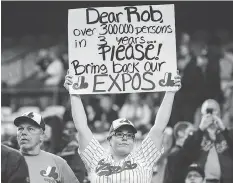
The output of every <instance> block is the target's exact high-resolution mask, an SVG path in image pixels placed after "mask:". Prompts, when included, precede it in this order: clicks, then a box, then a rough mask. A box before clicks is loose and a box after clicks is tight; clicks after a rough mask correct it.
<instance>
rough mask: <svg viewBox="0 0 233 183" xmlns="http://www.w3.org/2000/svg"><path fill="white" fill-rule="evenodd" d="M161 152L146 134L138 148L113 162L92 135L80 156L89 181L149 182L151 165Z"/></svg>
mask: <svg viewBox="0 0 233 183" xmlns="http://www.w3.org/2000/svg"><path fill="white" fill-rule="evenodd" d="M162 153H163V148H162V149H161V150H158V149H157V148H156V147H155V144H154V142H153V141H152V140H151V138H150V137H149V136H147V137H146V138H145V139H144V140H143V141H142V144H141V146H139V148H138V149H137V150H136V151H134V152H132V153H130V154H129V155H128V156H127V157H126V158H125V159H123V160H121V161H118V162H115V161H114V160H113V158H112V156H111V154H110V153H109V152H107V151H106V150H105V149H104V148H103V147H102V146H101V145H100V143H99V142H98V141H97V140H96V139H95V138H94V137H93V138H92V140H91V142H90V143H89V144H88V146H87V148H86V149H85V150H84V151H83V152H82V153H80V156H81V158H82V160H83V162H84V164H85V166H86V168H87V171H88V174H89V175H90V179H91V183H151V179H152V173H153V170H152V168H153V166H154V164H155V163H156V162H157V161H158V159H159V158H160V156H161V154H162Z"/></svg>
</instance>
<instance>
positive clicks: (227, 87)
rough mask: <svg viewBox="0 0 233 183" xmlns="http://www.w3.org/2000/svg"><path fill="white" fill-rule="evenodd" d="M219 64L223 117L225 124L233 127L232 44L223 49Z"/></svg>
mask: <svg viewBox="0 0 233 183" xmlns="http://www.w3.org/2000/svg"><path fill="white" fill-rule="evenodd" d="M223 53H224V54H223V58H222V59H221V61H220V66H221V88H222V91H223V94H224V98H225V101H224V106H223V119H224V121H225V122H226V125H227V126H228V127H230V128H233V121H231V118H232V117H233V44H230V45H227V46H226V47H225V48H224V49H223Z"/></svg>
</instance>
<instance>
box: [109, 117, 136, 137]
mask: <svg viewBox="0 0 233 183" xmlns="http://www.w3.org/2000/svg"><path fill="white" fill-rule="evenodd" d="M122 126H130V127H132V129H133V132H134V133H137V130H136V128H135V126H134V124H133V123H132V122H131V121H129V120H128V119H125V118H119V119H116V120H114V121H113V122H112V125H111V127H110V130H109V133H112V132H114V131H116V130H117V129H119V128H120V127H122Z"/></svg>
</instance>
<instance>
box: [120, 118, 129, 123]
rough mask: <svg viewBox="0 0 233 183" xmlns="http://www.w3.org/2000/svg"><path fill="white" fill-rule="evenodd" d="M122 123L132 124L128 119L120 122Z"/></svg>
mask: <svg viewBox="0 0 233 183" xmlns="http://www.w3.org/2000/svg"><path fill="white" fill-rule="evenodd" d="M120 123H128V124H130V122H129V120H127V119H125V120H122V121H120Z"/></svg>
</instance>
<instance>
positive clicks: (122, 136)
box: [113, 132, 135, 139]
mask: <svg viewBox="0 0 233 183" xmlns="http://www.w3.org/2000/svg"><path fill="white" fill-rule="evenodd" d="M113 135H114V136H115V137H116V138H119V139H120V138H124V137H126V138H127V139H134V138H135V135H134V134H133V133H122V132H115V133H114V134H113Z"/></svg>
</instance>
